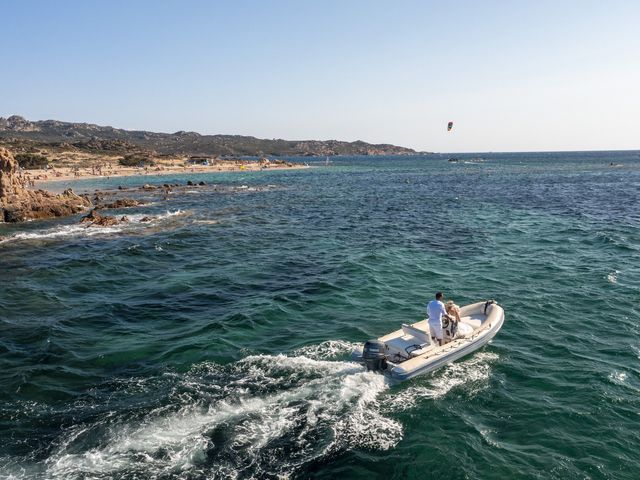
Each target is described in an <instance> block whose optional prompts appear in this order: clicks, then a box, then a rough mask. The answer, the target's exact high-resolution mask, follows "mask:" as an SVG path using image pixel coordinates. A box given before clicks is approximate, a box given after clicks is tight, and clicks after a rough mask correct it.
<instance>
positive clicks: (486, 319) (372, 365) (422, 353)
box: [351, 300, 504, 380]
mask: <svg viewBox="0 0 640 480" xmlns="http://www.w3.org/2000/svg"><path fill="white" fill-rule="evenodd" d="M444 323H447V322H444ZM448 323H449V324H448V325H444V324H443V331H444V339H445V341H446V342H447V343H445V344H444V345H442V346H439V345H438V344H437V343H436V342H435V341H434V339H433V338H432V337H431V334H430V333H429V324H428V320H422V321H419V322H416V323H414V324H411V325H408V324H403V325H402V328H401V329H399V330H396V331H395V332H392V333H389V334H387V335H384V336H382V337H380V338H377V339H375V340H369V341H368V342H366V343H365V344H364V345H363V346H362V347H358V348H356V349H355V350H354V351H353V352H352V354H351V358H352V360H354V361H356V362H359V363H361V364H363V365H365V366H366V367H367V370H372V371H375V372H380V373H382V374H384V375H386V376H388V377H390V378H392V379H395V380H408V379H409V378H413V377H415V376H417V375H422V374H425V373H429V372H432V371H433V370H436V369H437V368H440V367H442V366H443V365H446V364H447V363H450V362H453V361H454V360H458V359H459V358H462V357H464V356H465V355H469V354H470V353H471V352H474V351H475V350H477V349H479V348H480V347H483V346H484V345H486V344H487V343H489V341H490V340H491V339H492V338H493V337H494V336H495V335H496V333H498V331H499V330H500V328H502V325H503V323H504V310H503V309H502V307H501V306H499V305H498V304H497V303H495V302H494V301H492V300H489V301H486V302H478V303H473V304H471V305H466V306H464V307H462V308H460V322H459V323H457V324H455V323H453V322H448Z"/></svg>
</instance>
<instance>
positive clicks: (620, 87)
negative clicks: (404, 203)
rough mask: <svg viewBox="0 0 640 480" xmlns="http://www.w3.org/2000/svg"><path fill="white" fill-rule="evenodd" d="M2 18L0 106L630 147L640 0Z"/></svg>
mask: <svg viewBox="0 0 640 480" xmlns="http://www.w3.org/2000/svg"><path fill="white" fill-rule="evenodd" d="M0 18H2V37H1V41H0V53H1V54H0V62H1V65H2V68H1V73H0V116H5V117H6V116H8V115H11V114H19V115H22V116H24V117H26V118H28V119H30V120H41V119H49V118H53V119H59V120H66V121H79V122H90V123H98V124H102V125H113V126H116V127H121V128H127V129H143V130H154V131H165V132H173V131H177V130H194V131H197V132H200V133H229V134H243V135H254V136H257V137H263V138H286V139H329V138H335V139H340V140H349V141H351V140H357V139H361V140H365V141H368V142H374V143H378V142H385V143H387V142H388V143H395V144H398V145H404V146H409V147H412V148H416V149H419V150H430V151H445V152H446V151H449V152H451V151H524V150H590V149H637V148H640V2H639V1H637V0H629V1H607V2H604V1H589V0H581V1H562V0H555V1H546V0H543V1H533V0H531V1H529V0H526V1H525V0H522V1H519V0H510V1H506V0H505V1H500V2H496V1H457V2H446V1H442V0H439V1H433V2H431V1H397V2H390V1H388V0H387V1H373V0H366V1H365V0H363V1H348V0H342V1H328V0H322V1H320V0H318V1H315V2H312V1H305V0H298V1H264V2H256V1H241V0H239V1H227V2H214V1H158V0H155V1H141V0H137V1H117V0H110V1H102V2H98V1H86V0H85V1H62V0H61V1H56V2H54V1H40V2H38V1H30V0H20V1H10V0H4V1H1V2H0ZM449 120H452V121H454V122H455V127H454V131H453V132H452V133H450V134H447V133H446V123H447V122H448V121H449Z"/></svg>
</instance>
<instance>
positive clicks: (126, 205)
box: [100, 198, 144, 208]
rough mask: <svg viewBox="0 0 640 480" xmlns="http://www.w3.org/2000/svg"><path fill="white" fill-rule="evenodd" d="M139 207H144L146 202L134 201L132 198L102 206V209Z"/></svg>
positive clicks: (121, 199) (120, 199)
mask: <svg viewBox="0 0 640 480" xmlns="http://www.w3.org/2000/svg"><path fill="white" fill-rule="evenodd" d="M138 205H144V202H141V201H140V200H134V199H132V198H119V199H118V200H116V201H115V202H111V203H106V204H104V205H101V206H100V208H129V207H137V206H138Z"/></svg>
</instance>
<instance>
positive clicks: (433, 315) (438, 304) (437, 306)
mask: <svg viewBox="0 0 640 480" xmlns="http://www.w3.org/2000/svg"><path fill="white" fill-rule="evenodd" d="M443 298H444V295H443V294H442V292H437V293H436V299H435V300H431V301H430V302H429V304H428V305H427V315H428V316H429V331H430V332H431V337H432V338H433V337H435V339H436V340H438V345H442V316H443V315H446V314H447V310H446V308H445V306H444V303H442V299H443Z"/></svg>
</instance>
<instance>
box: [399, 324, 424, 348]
mask: <svg viewBox="0 0 640 480" xmlns="http://www.w3.org/2000/svg"><path fill="white" fill-rule="evenodd" d="M402 331H403V332H404V333H405V335H411V336H413V337H415V338H417V339H418V340H419V341H420V342H419V343H431V334H430V332H429V331H424V330H422V329H420V328H416V327H414V326H413V325H407V324H406V323H403V324H402Z"/></svg>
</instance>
